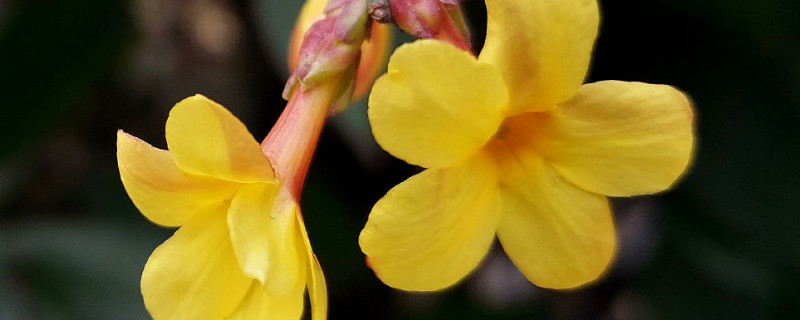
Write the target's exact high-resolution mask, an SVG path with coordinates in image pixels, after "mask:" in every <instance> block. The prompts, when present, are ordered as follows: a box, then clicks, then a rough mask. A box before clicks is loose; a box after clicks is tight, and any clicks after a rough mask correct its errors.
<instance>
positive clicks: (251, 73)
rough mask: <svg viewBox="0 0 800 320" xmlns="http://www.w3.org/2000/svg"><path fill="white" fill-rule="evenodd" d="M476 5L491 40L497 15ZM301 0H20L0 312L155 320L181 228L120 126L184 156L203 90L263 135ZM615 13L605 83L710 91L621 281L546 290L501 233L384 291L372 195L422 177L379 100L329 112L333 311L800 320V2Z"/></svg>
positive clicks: (2, 206) (327, 213)
mask: <svg viewBox="0 0 800 320" xmlns="http://www.w3.org/2000/svg"><path fill="white" fill-rule="evenodd" d="M464 4H465V7H466V10H467V11H466V12H467V16H468V18H469V23H470V25H471V27H472V29H473V37H474V39H473V42H474V46H475V48H476V50H478V49H479V48H480V47H481V44H482V42H483V37H484V30H483V29H484V28H485V7H484V6H483V2H482V1H478V0H468V1H466V2H465V3H464ZM301 5H302V1H301V0H249V1H248V0H194V1H189V0H172V1H159V0H127V1H122V0H0V112H2V114H1V116H0V130H1V131H0V133H1V134H0V146H2V147H0V319H26V320H27V319H36V320H38V319H148V318H149V316H148V314H147V312H146V310H145V309H144V305H143V302H142V298H141V295H140V293H139V276H140V274H141V271H142V268H143V267H144V264H145V262H146V261H147V257H148V256H149V254H150V252H151V251H152V250H153V249H155V248H156V246H158V245H159V244H160V243H161V242H163V241H164V240H165V239H167V238H168V237H169V236H170V235H171V234H172V232H174V230H170V229H164V228H160V227H158V226H156V225H153V224H151V223H149V222H148V221H147V220H146V219H145V218H144V217H143V216H141V215H140V214H139V213H138V211H137V210H136V208H135V207H134V206H133V204H132V203H131V201H130V200H129V199H128V197H127V196H126V194H125V191H124V189H123V187H122V184H121V183H120V181H119V175H118V172H117V164H116V156H115V135H116V131H117V129H124V130H125V131H126V132H129V133H131V134H134V135H136V136H138V137H140V138H142V139H144V140H146V141H148V142H150V143H152V144H153V145H155V146H157V147H161V148H165V147H166V142H165V140H164V123H165V120H166V118H167V113H168V111H169V109H170V108H171V107H172V106H173V105H174V104H175V103H176V102H178V101H180V100H181V99H183V98H185V97H188V96H190V95H193V94H195V93H202V94H204V95H206V96H208V97H210V98H212V99H214V100H216V101H218V102H220V103H222V104H223V105H225V106H227V107H228V108H230V109H231V110H232V111H233V113H234V114H236V115H237V116H238V117H239V118H240V119H242V120H243V122H245V124H246V125H247V127H248V128H249V129H250V130H251V132H252V133H253V134H254V135H255V137H256V138H257V139H259V140H260V139H262V138H263V137H264V136H265V135H266V133H267V131H268V130H269V128H270V127H271V126H272V124H273V123H274V121H275V119H276V118H277V116H278V115H279V113H280V112H281V110H282V108H283V106H284V103H285V102H284V101H283V100H282V99H281V97H280V93H281V89H282V87H283V83H284V81H285V79H286V77H287V75H288V70H287V67H286V65H287V63H286V51H287V44H288V41H289V34H290V31H291V28H292V26H293V24H294V19H295V17H296V15H297V13H298V12H299V8H300V7H301ZM600 5H601V12H602V22H601V28H600V37H599V39H598V42H597V44H596V48H595V58H594V63H593V66H592V69H591V71H590V74H589V79H588V81H595V80H605V79H617V80H637V81H644V82H650V83H666V84H671V85H674V86H677V87H679V88H681V89H682V90H684V91H686V92H687V93H688V94H689V95H690V96H691V97H692V99H693V100H694V102H695V108H696V112H697V118H696V119H697V136H698V140H697V154H696V157H695V162H694V164H693V167H692V168H691V171H690V172H689V174H688V175H686V176H685V177H684V179H683V181H682V182H681V183H680V184H679V185H678V186H677V187H676V188H675V189H673V190H671V191H669V192H666V193H663V194H660V195H657V196H647V197H638V198H629V199H615V200H614V208H615V222H616V227H617V230H618V233H619V236H618V238H619V243H618V254H617V257H616V260H615V261H614V263H613V265H612V267H611V269H610V270H609V272H608V273H607V275H606V277H604V278H603V279H601V280H599V281H597V282H596V283H594V284H593V285H590V286H588V287H585V288H582V289H579V290H575V291H565V292H562V291H552V290H543V289H539V288H536V287H535V286H533V285H532V284H530V283H529V282H528V281H526V280H525V278H524V277H523V276H522V275H521V274H519V273H518V271H517V270H516V268H514V266H513V265H512V264H511V263H510V262H509V260H508V259H507V258H506V257H505V254H504V253H503V252H502V250H501V249H500V248H499V247H497V245H496V244H495V248H494V249H493V250H492V252H491V253H490V254H489V255H488V256H487V258H486V259H485V260H484V261H483V263H482V264H481V266H480V267H479V269H478V270H476V271H475V272H474V273H473V274H472V275H471V276H469V277H468V278H467V279H466V280H465V281H464V282H463V283H461V284H460V285H458V286H455V287H454V288H452V289H449V290H447V291H444V292H440V293H433V294H410V293H404V292H400V291H395V290H393V289H391V288H389V287H387V286H385V285H383V284H382V283H380V281H379V280H378V279H377V278H375V277H374V275H373V274H372V272H371V271H370V270H369V269H368V268H367V267H366V265H365V263H364V258H363V255H362V254H361V252H360V250H359V248H358V244H357V238H358V233H359V231H360V230H361V227H362V226H363V225H364V223H365V222H366V219H367V214H368V213H369V210H370V208H371V206H372V204H374V203H375V201H377V200H378V199H379V198H380V197H381V196H382V195H383V194H384V193H385V192H386V191H387V190H389V189H390V188H391V187H393V186H394V185H395V184H397V183H399V182H401V181H403V180H404V179H405V178H407V177H409V176H411V175H412V174H414V173H415V172H418V171H419V169H418V168H415V167H412V166H410V165H407V164H405V163H403V162H402V161H399V160H397V159H394V158H392V157H391V156H389V155H388V154H386V153H385V152H383V151H381V150H380V148H378V147H377V145H376V144H375V142H374V141H373V140H372V138H371V135H370V130H369V124H368V122H367V120H366V116H365V110H366V106H365V103H364V102H363V101H360V102H356V103H355V104H354V105H353V106H352V107H351V108H350V109H349V110H348V111H347V112H346V113H344V114H342V115H340V116H338V117H336V118H334V119H331V121H330V122H329V124H328V125H327V127H326V129H325V131H324V133H323V137H322V139H321V144H320V147H319V150H318V153H317V155H316V158H315V159H314V162H313V164H312V167H311V170H310V173H309V178H308V182H307V184H306V189H305V191H304V194H303V199H302V206H303V208H304V216H305V220H306V223H307V225H308V230H309V234H310V237H311V242H312V243H313V245H314V250H315V252H316V254H317V255H318V257H319V259H320V262H321V264H322V266H323V268H324V270H325V273H326V278H327V280H328V285H329V293H330V318H332V319H359V318H364V319H790V318H794V319H798V318H800V274H798V270H800V210H798V209H800V197H798V192H800V170H799V169H798V168H800V144H799V143H798V138H800V126H798V125H797V124H798V123H800V19H798V17H800V1H794V0H762V1H750V2H742V1H730V0H706V1H693V0H651V1H634V0H604V1H603V0H601V1H600ZM395 40H396V41H397V42H402V41H407V40H409V38H408V37H405V36H402V35H400V34H399V33H398V34H397V36H396V37H395Z"/></svg>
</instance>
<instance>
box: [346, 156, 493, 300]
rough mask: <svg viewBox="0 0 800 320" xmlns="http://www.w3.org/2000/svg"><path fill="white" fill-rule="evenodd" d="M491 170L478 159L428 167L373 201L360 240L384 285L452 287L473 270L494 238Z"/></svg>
mask: <svg viewBox="0 0 800 320" xmlns="http://www.w3.org/2000/svg"><path fill="white" fill-rule="evenodd" d="M495 178H496V176H495V174H494V171H493V170H492V166H491V165H490V164H489V163H487V162H486V161H485V160H483V159H481V158H478V157H476V158H473V159H470V160H468V161H466V163H465V164H463V165H462V166H459V167H454V168H448V169H428V170H425V171H423V172H422V173H420V174H418V175H415V176H413V177H411V178H409V179H408V180H406V181H405V182H403V183H401V184H399V185H397V186H396V187H394V188H393V189H392V190H390V191H389V192H388V193H387V194H386V196H384V197H383V198H382V199H381V200H379V201H378V203H377V204H375V207H374V208H372V212H371V213H370V215H369V220H368V221H367V225H366V226H365V227H364V230H363V231H361V236H360V237H359V244H360V245H361V250H362V251H363V252H364V254H366V255H367V259H368V263H369V265H370V267H371V268H372V270H373V271H375V274H376V275H377V276H378V278H380V279H381V280H382V281H383V282H384V283H386V284H387V285H389V286H391V287H394V288H397V289H402V290H414V291H432V290H439V289H443V288H446V287H448V286H451V285H453V284H455V283H456V282H458V281H459V280H461V279H462V278H463V277H464V276H466V275H467V274H468V273H469V272H470V271H472V270H473V269H474V268H475V267H476V266H477V265H478V263H479V262H480V261H481V259H482V258H483V257H484V255H486V252H487V251H488V250H489V246H490V245H491V243H492V240H493V239H494V233H495V228H496V225H497V218H498V216H499V211H500V210H499V208H498V207H497V206H496V200H497V197H496V190H497V189H496V186H495Z"/></svg>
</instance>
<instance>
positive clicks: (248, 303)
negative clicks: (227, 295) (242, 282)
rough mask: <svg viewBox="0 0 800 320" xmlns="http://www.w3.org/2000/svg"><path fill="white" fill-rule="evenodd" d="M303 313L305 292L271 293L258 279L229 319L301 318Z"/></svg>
mask: <svg viewBox="0 0 800 320" xmlns="http://www.w3.org/2000/svg"><path fill="white" fill-rule="evenodd" d="M302 315H303V293H302V292H300V293H299V294H295V295H289V296H278V295H273V294H270V293H269V291H268V290H267V289H266V288H264V287H263V286H262V285H261V284H260V283H258V282H257V281H253V284H252V285H251V286H250V290H249V291H248V292H247V295H246V296H245V297H244V299H243V300H242V304H241V305H239V307H238V308H236V312H234V313H233V314H232V315H231V316H230V317H228V318H225V319H228V320H252V319H300V317H301V316H302Z"/></svg>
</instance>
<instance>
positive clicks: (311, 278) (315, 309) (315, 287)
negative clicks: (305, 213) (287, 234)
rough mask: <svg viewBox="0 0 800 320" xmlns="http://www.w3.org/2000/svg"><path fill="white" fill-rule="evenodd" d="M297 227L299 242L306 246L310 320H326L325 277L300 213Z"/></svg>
mask: <svg viewBox="0 0 800 320" xmlns="http://www.w3.org/2000/svg"><path fill="white" fill-rule="evenodd" d="M297 225H298V226H299V227H300V234H299V235H298V237H300V240H301V241H303V242H304V243H305V245H306V261H307V262H308V276H307V282H308V283H307V286H308V297H309V300H310V301H311V319H313V320H325V319H327V318H328V287H327V286H326V284H325V275H324V274H322V267H321V266H320V265H319V260H317V257H316V256H315V255H314V251H312V250H311V241H309V239H308V233H307V232H306V226H305V224H304V223H303V218H302V215H301V214H300V212H299V211H298V214H297Z"/></svg>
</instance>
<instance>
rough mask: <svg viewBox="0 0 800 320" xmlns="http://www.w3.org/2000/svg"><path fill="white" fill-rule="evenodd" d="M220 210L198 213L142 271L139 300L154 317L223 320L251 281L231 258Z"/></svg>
mask: <svg viewBox="0 0 800 320" xmlns="http://www.w3.org/2000/svg"><path fill="white" fill-rule="evenodd" d="M224 212H225V208H224V207H217V208H214V210H208V212H203V213H200V214H198V215H197V216H196V217H194V218H192V220H190V221H189V222H187V223H186V224H184V225H183V226H182V227H181V228H180V229H178V231H177V232H175V234H174V235H173V236H172V238H169V239H168V240H167V241H166V242H164V243H163V244H162V245H161V246H159V247H158V248H157V249H156V250H155V251H154V252H153V254H152V255H151V256H150V259H149V260H147V264H146V265H145V267H144V271H143V272H142V296H143V297H144V303H145V306H146V307H147V310H148V311H150V314H151V315H152V316H153V318H154V319H198V320H201V319H209V320H212V319H213V320H216V319H223V318H225V317H226V316H228V315H229V314H230V313H231V312H233V310H234V309H235V308H236V306H237V305H239V302H240V301H241V299H242V298H243V297H244V295H245V293H247V289H248V287H249V286H250V284H251V283H253V282H254V281H253V280H252V279H250V278H248V277H246V276H245V275H244V274H243V273H242V271H241V269H239V264H238V263H237V262H236V257H235V256H234V254H233V248H232V247H231V242H230V237H229V235H228V228H227V227H226V225H225V214H224Z"/></svg>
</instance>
